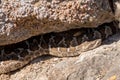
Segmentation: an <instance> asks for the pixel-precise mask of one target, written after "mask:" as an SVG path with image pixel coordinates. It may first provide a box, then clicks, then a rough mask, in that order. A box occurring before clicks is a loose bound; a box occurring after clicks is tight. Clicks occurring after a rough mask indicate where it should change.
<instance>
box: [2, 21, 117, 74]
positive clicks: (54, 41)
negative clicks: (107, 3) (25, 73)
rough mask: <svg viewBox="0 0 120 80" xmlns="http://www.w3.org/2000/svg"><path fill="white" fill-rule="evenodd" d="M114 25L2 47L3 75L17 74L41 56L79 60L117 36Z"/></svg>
mask: <svg viewBox="0 0 120 80" xmlns="http://www.w3.org/2000/svg"><path fill="white" fill-rule="evenodd" d="M116 31H117V27H116V26H115V25H114V22H111V23H109V24H108V23H105V24H103V25H100V26H99V27H97V28H82V29H73V30H68V31H64V32H59V33H49V34H44V35H39V36H35V37H32V38H30V39H27V40H25V41H22V42H19V43H16V44H11V45H6V46H1V47H0V74H2V73H8V72H11V71H14V70H17V69H19V68H21V67H23V66H25V65H26V64H28V63H29V62H30V61H31V60H33V59H34V58H36V57H39V56H41V55H53V56H58V57H68V56H77V55H79V54H81V52H84V51H88V50H91V49H94V48H96V47H98V46H100V45H101V42H102V41H103V40H104V39H106V38H108V37H109V36H110V35H112V34H115V33H116Z"/></svg>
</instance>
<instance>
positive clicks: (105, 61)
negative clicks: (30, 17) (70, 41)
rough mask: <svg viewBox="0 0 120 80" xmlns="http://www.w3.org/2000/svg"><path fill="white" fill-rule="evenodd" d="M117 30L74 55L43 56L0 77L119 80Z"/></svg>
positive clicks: (118, 37) (119, 55) (53, 79)
mask: <svg viewBox="0 0 120 80" xmlns="http://www.w3.org/2000/svg"><path fill="white" fill-rule="evenodd" d="M119 53H120V33H118V34H116V35H114V36H112V37H110V38H109V39H107V40H106V41H105V42H104V45H102V46H100V47H98V48H96V49H94V50H91V51H88V52H84V53H82V54H81V55H80V56H77V57H68V58H57V57H51V56H42V57H39V58H37V59H35V60H34V61H32V62H31V63H30V65H27V66H26V67H24V68H22V69H20V70H18V71H16V72H12V73H9V74H2V75H1V76H0V79H2V80H7V79H8V77H9V79H8V80H120V75H119V74H120V65H119V64H120V54H119Z"/></svg>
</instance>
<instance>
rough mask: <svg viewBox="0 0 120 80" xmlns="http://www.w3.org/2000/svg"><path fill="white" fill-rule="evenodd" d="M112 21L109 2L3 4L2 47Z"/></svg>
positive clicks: (2, 0) (7, 0) (22, 0)
mask: <svg viewBox="0 0 120 80" xmlns="http://www.w3.org/2000/svg"><path fill="white" fill-rule="evenodd" d="M112 20H114V14H113V13H112V9H111V4H109V0H0V45H6V44H11V43H17V42H20V41H23V40H25V39H27V38H30V37H31V36H35V35H39V34H44V33H48V32H59V31H65V30H69V29H72V28H82V27H92V28H93V27H97V26H98V25H100V24H102V23H105V22H110V21H112Z"/></svg>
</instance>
